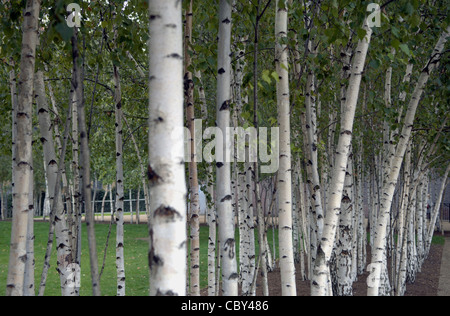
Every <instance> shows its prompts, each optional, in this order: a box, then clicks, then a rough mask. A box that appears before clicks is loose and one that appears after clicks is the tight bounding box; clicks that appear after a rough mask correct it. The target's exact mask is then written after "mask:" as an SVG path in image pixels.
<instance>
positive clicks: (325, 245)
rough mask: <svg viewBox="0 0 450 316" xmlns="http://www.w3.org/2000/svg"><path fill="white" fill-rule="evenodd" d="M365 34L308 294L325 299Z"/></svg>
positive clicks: (349, 93)
mask: <svg viewBox="0 0 450 316" xmlns="http://www.w3.org/2000/svg"><path fill="white" fill-rule="evenodd" d="M364 29H365V30H366V32H367V34H366V36H365V37H364V39H362V40H360V41H359V42H358V47H357V48H356V54H355V57H354V60H353V66H352V74H351V76H350V81H349V86H348V89H347V94H346V101H345V109H344V110H345V111H344V112H343V115H342V119H341V132H340V136H339V143H338V146H337V148H336V159H335V163H334V167H333V176H332V182H331V194H330V196H329V202H328V209H327V213H326V215H327V217H326V220H325V225H324V233H323V236H322V239H321V241H320V244H319V247H318V249H317V259H316V263H315V267H314V271H313V281H312V287H311V294H312V295H314V296H327V295H331V294H332V293H329V282H330V280H329V274H330V272H329V262H330V260H331V255H332V251H333V246H334V241H335V236H336V228H337V224H338V219H339V214H340V212H341V200H342V191H343V189H344V181H345V174H346V169H347V161H348V155H349V150H350V144H351V141H352V134H353V121H354V116H355V110H356V105H357V101H358V95H359V88H360V85H361V79H362V74H363V70H364V65H365V61H366V56H367V51H368V49H369V44H370V39H371V35H372V30H371V29H370V28H369V27H368V26H367V21H365V23H364Z"/></svg>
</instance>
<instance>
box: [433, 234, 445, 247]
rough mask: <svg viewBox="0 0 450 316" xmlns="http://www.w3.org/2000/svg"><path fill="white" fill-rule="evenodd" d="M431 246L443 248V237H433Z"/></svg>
mask: <svg viewBox="0 0 450 316" xmlns="http://www.w3.org/2000/svg"><path fill="white" fill-rule="evenodd" d="M431 244H432V245H440V246H443V245H444V244H445V237H444V236H442V235H434V236H433V239H432V240H431Z"/></svg>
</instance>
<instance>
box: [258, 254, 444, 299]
mask: <svg viewBox="0 0 450 316" xmlns="http://www.w3.org/2000/svg"><path fill="white" fill-rule="evenodd" d="M443 248H444V247H443V246H442V245H432V246H431V249H430V254H429V256H428V258H427V259H426V261H425V262H424V264H423V266H422V272H419V273H417V276H416V281H415V283H414V284H407V286H406V293H405V296H437V294H438V288H439V276H440V269H441V259H442V251H443ZM367 258H370V247H368V248H367ZM296 270H297V273H296V275H297V295H298V296H310V293H311V287H310V281H302V280H301V277H300V274H299V273H298V271H300V266H297V267H296ZM368 275H369V273H368V272H366V273H364V274H363V275H360V276H358V281H356V282H355V283H354V284H353V295H354V296H367V283H366V280H367V277H368ZM257 285H258V283H257ZM269 294H270V296H280V295H281V276H280V270H279V269H276V270H275V271H273V272H271V273H269ZM257 295H262V291H261V289H260V287H257Z"/></svg>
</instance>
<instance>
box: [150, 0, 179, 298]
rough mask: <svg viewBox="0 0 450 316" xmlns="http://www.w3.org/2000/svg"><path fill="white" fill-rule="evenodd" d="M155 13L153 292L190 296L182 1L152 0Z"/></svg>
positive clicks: (152, 80) (152, 46)
mask: <svg viewBox="0 0 450 316" xmlns="http://www.w3.org/2000/svg"><path fill="white" fill-rule="evenodd" d="M149 14H150V42H149V46H150V48H149V56H150V77H149V80H150V88H149V90H150V101H149V114H150V118H149V167H148V178H149V183H150V210H151V212H150V222H151V223H150V248H149V266H150V295H152V296H155V295H157V296H159V295H162V296H185V295H186V274H187V273H186V254H187V253H186V252H187V248H186V247H187V231H186V195H187V189H186V179H185V166H184V142H183V141H184V135H183V134H184V133H183V125H184V124H183V122H184V115H183V114H184V111H183V25H182V4H181V2H180V1H178V0H155V1H150V2H149ZM169 26H170V27H169Z"/></svg>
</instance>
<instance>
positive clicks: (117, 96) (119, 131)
mask: <svg viewBox="0 0 450 316" xmlns="http://www.w3.org/2000/svg"><path fill="white" fill-rule="evenodd" d="M114 15H115V13H114ZM114 38H115V40H116V39H117V29H116V30H115V34H114ZM113 72H114V105H115V107H114V108H115V114H116V123H115V129H116V130H115V135H116V220H115V222H116V226H117V227H116V269H117V296H125V293H126V292H125V285H126V283H125V257H124V247H125V245H124V220H123V212H124V207H125V205H124V200H125V192H124V178H123V123H122V116H123V111H122V90H121V84H120V74H119V67H118V66H116V65H113ZM130 201H131V196H130Z"/></svg>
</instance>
